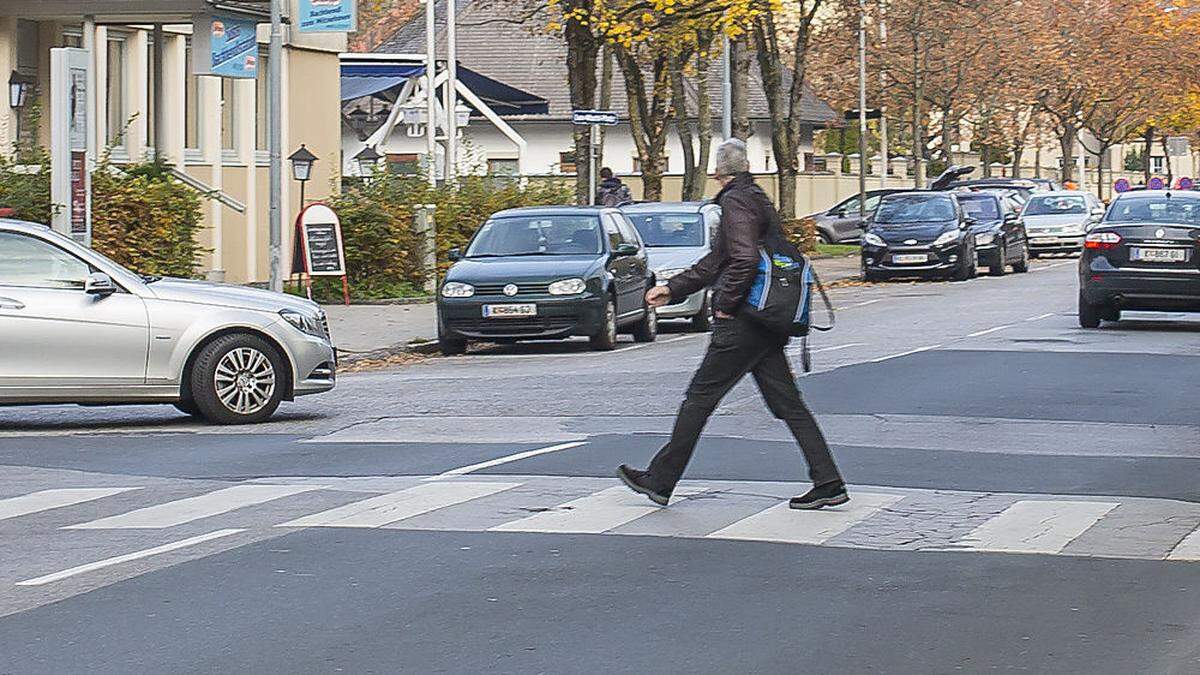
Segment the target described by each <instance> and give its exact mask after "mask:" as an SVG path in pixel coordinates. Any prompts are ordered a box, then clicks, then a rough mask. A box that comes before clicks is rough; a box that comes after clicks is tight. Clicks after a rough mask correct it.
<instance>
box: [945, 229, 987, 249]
mask: <svg viewBox="0 0 1200 675" xmlns="http://www.w3.org/2000/svg"><path fill="white" fill-rule="evenodd" d="M943 236H944V235H943ZM993 241H996V233H995V232H980V233H979V234H977V235H975V245H976V246H987V245H988V244H990V243H992V242H993Z"/></svg>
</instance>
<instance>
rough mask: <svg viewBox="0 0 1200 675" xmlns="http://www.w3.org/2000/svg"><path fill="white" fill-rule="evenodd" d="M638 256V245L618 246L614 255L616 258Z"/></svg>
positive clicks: (614, 250) (626, 244)
mask: <svg viewBox="0 0 1200 675" xmlns="http://www.w3.org/2000/svg"><path fill="white" fill-rule="evenodd" d="M637 254H638V247H637V244H629V243H625V244H617V247H616V248H614V249H613V255H614V256H616V257H623V256H630V255H637Z"/></svg>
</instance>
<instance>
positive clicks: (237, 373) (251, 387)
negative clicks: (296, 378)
mask: <svg viewBox="0 0 1200 675" xmlns="http://www.w3.org/2000/svg"><path fill="white" fill-rule="evenodd" d="M213 380H214V384H215V385H216V391H217V398H219V399H220V400H221V404H222V405H224V406H225V407H226V408H227V409H228V410H230V411H231V412H235V413H237V414H239V415H253V414H254V413H256V412H258V411H260V410H262V409H263V408H265V407H266V406H267V404H268V403H270V402H271V397H272V396H274V394H275V366H273V365H271V359H269V358H267V355H266V354H263V353H262V352H260V351H258V350H257V349H254V348H252V347H238V348H236V349H231V350H230V351H229V352H227V353H226V354H225V355H224V356H222V357H221V360H220V361H218V362H217V368H216V372H215V374H214V375H213Z"/></svg>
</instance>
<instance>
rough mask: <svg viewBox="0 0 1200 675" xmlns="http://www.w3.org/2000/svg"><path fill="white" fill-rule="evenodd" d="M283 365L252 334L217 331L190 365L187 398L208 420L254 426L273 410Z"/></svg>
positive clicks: (284, 376) (279, 395)
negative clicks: (220, 333) (190, 398)
mask: <svg viewBox="0 0 1200 675" xmlns="http://www.w3.org/2000/svg"><path fill="white" fill-rule="evenodd" d="M287 380H288V373H287V364H286V362H285V361H284V359H283V357H282V356H281V355H280V354H279V351H278V350H277V349H276V348H275V346H274V345H272V344H271V343H269V342H267V341H266V340H265V339H263V338H261V337H258V336H257V335H249V334H246V333H233V334H230V335H222V336H221V337H219V338H217V339H215V340H213V341H212V342H210V343H208V344H207V345H205V346H204V347H203V348H202V349H201V350H200V353H199V354H198V355H197V356H196V359H195V361H194V362H193V363H192V372H191V377H190V383H189V384H190V387H191V397H192V400H193V401H194V402H195V404H196V409H197V411H198V412H199V413H200V416H201V417H203V418H204V419H206V420H208V421H209V422H212V423H213V424H255V423H258V422H263V421H265V420H267V419H268V418H270V417H271V415H273V414H274V413H275V410H276V409H277V408H278V407H279V403H280V401H282V400H283V396H284V390H285V387H286V385H287Z"/></svg>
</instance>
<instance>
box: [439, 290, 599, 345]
mask: <svg viewBox="0 0 1200 675" xmlns="http://www.w3.org/2000/svg"><path fill="white" fill-rule="evenodd" d="M605 302H606V299H605V298H602V297H599V296H595V295H587V296H584V297H569V298H551V297H549V296H539V297H536V298H521V299H520V300H515V299H513V298H503V299H497V298H465V299H455V298H443V299H441V300H439V302H438V323H439V332H440V334H441V336H442V337H444V338H452V339H464V338H465V339H470V340H521V339H526V340H528V339H555V338H566V337H571V336H575V335H583V336H591V335H595V334H596V333H598V332H599V331H600V330H601V328H602V327H603V325H604V312H605V307H604V303H605ZM513 303H518V304H534V305H536V306H537V315H536V316H531V317H512V318H502V319H497V318H484V316H483V306H484V305H503V304H513Z"/></svg>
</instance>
